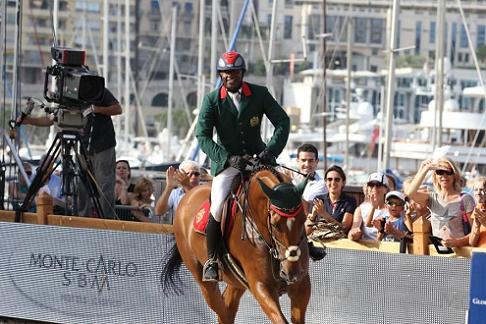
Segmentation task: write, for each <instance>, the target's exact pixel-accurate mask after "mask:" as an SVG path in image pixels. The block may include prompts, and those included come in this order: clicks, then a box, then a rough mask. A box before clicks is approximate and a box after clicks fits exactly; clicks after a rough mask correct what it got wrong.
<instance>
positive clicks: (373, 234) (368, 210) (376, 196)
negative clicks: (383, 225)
mask: <svg viewBox="0 0 486 324" xmlns="http://www.w3.org/2000/svg"><path fill="white" fill-rule="evenodd" d="M364 192H365V198H366V200H365V201H364V202H363V203H362V204H361V205H359V206H358V208H356V210H355V211H354V215H353V225H352V227H351V230H350V231H349V233H348V238H349V239H351V240H353V241H357V240H360V239H363V240H377V234H378V231H377V229H376V228H375V227H374V226H373V223H372V222H373V220H374V219H376V218H378V217H383V218H384V217H385V215H386V214H387V213H388V211H387V209H386V207H385V195H386V193H387V192H388V178H387V177H386V175H385V174H384V173H382V172H375V173H372V174H370V176H369V177H368V182H367V183H366V187H365V189H364Z"/></svg>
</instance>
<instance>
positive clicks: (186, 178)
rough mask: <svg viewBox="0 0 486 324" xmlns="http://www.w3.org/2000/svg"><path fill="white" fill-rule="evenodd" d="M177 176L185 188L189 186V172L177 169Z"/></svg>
mask: <svg viewBox="0 0 486 324" xmlns="http://www.w3.org/2000/svg"><path fill="white" fill-rule="evenodd" d="M175 178H176V179H177V181H178V182H179V184H180V185H181V186H183V187H185V188H187V187H189V181H190V179H189V174H188V173H186V172H184V171H183V170H177V171H176V174H175Z"/></svg>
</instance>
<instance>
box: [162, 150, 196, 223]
mask: <svg viewBox="0 0 486 324" xmlns="http://www.w3.org/2000/svg"><path fill="white" fill-rule="evenodd" d="M200 179H201V168H200V167H199V165H198V164H197V163H196V162H194V161H190V160H186V161H183V162H182V163H181V164H180V165H179V170H176V169H175V168H174V167H172V166H171V167H169V168H168V169H167V171H166V186H165V188H164V191H163V192H162V194H161V195H160V197H159V199H158V200H157V204H156V205H155V215H163V214H166V213H168V214H167V216H166V217H165V219H166V221H165V222H167V223H170V224H172V223H173V222H174V213H175V210H176V209H177V206H179V202H180V201H181V199H182V197H184V195H185V194H186V192H188V191H189V190H191V189H192V188H194V187H195V186H198V185H199V181H200Z"/></svg>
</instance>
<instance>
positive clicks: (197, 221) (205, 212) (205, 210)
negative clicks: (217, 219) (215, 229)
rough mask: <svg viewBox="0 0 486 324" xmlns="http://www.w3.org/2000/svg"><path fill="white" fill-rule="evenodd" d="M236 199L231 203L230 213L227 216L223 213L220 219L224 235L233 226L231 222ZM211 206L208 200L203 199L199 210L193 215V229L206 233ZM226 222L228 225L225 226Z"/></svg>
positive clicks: (233, 216) (234, 211)
mask: <svg viewBox="0 0 486 324" xmlns="http://www.w3.org/2000/svg"><path fill="white" fill-rule="evenodd" d="M236 206H237V205H236V201H232V204H231V215H230V216H229V218H228V215H223V219H222V224H221V228H222V232H223V233H224V234H225V235H226V234H227V233H229V230H230V229H231V227H233V222H234V218H235V213H236ZM210 208H211V204H210V203H209V200H205V201H204V202H203V203H202V205H201V207H199V211H198V212H197V213H196V217H194V221H193V227H194V230H195V231H196V232H198V233H200V234H203V235H206V226H207V225H208V221H209V209H210ZM226 224H227V225H228V226H226Z"/></svg>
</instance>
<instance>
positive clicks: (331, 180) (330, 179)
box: [326, 178, 341, 182]
mask: <svg viewBox="0 0 486 324" xmlns="http://www.w3.org/2000/svg"><path fill="white" fill-rule="evenodd" d="M326 181H327V182H333V181H334V182H341V178H327V179H326Z"/></svg>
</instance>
